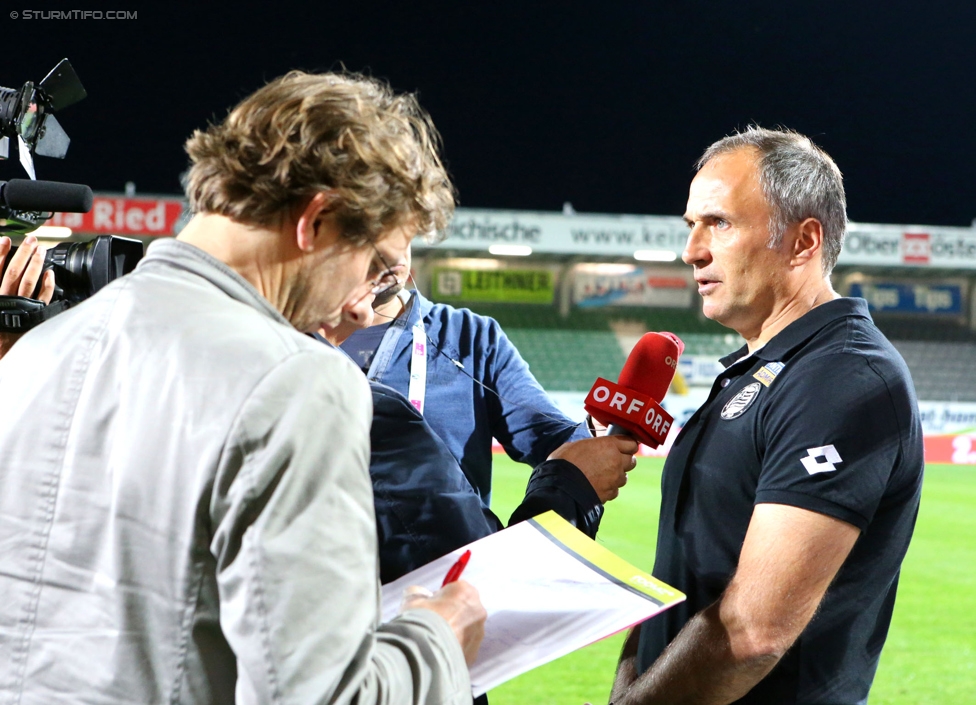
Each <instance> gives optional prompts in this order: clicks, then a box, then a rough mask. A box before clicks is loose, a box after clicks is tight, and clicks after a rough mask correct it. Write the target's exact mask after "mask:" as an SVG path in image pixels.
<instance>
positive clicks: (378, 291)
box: [367, 240, 401, 297]
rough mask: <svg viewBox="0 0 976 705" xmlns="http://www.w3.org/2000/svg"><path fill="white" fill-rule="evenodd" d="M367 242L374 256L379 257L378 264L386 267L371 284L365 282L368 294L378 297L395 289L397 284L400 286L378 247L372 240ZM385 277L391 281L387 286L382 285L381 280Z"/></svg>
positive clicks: (393, 271) (393, 270) (392, 269)
mask: <svg viewBox="0 0 976 705" xmlns="http://www.w3.org/2000/svg"><path fill="white" fill-rule="evenodd" d="M367 242H369V246H370V247H372V248H373V252H375V253H376V256H377V257H379V260H380V263H381V264H382V265H383V266H384V267H386V269H384V270H383V271H382V272H380V273H379V274H378V275H377V277H376V279H374V280H373V281H372V282H367V283H369V285H370V293H371V294H372V295H373V296H374V297H378V296H381V295H383V294H385V293H386V292H388V291H389V290H390V289H392V288H393V287H395V286H396V285H397V284H400V283H401V282H400V280H399V279H398V278H397V275H396V271H395V268H394V267H391V266H390V264H389V263H388V262H387V261H386V258H385V257H384V256H383V253H382V252H380V250H379V248H378V247H376V244H375V243H374V242H373V241H372V240H368V241H367ZM387 277H392V278H393V281H392V282H390V283H389V284H384V283H383V280H384V279H386V278H387Z"/></svg>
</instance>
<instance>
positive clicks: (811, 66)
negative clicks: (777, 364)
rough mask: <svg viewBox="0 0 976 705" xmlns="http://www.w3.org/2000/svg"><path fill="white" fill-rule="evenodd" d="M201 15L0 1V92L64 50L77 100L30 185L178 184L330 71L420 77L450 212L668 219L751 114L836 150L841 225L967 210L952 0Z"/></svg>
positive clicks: (971, 44)
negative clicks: (257, 106)
mask: <svg viewBox="0 0 976 705" xmlns="http://www.w3.org/2000/svg"><path fill="white" fill-rule="evenodd" d="M22 4H23V3H22ZM52 5H55V4H54V3H47V4H44V5H37V6H32V5H30V4H23V8H22V9H20V10H19V12H20V13H21V14H22V13H23V10H24V9H35V10H43V9H46V8H49V7H51V6H52ZM208 5H209V4H207V3H203V2H200V3H196V4H190V5H188V6H187V7H186V8H183V9H181V7H180V6H179V5H178V4H176V3H166V4H165V6H164V4H163V3H156V6H157V7H156V8H155V9H149V8H146V7H137V6H135V5H126V0H114V2H112V3H110V4H104V5H101V4H99V3H98V2H94V3H87V4H84V7H85V8H87V9H101V10H103V11H104V10H108V9H115V10H119V9H121V10H125V9H129V10H137V11H138V19H136V20H129V21H109V20H101V21H99V20H24V19H22V18H21V19H17V20H14V19H11V18H10V17H9V16H8V15H9V12H10V11H9V10H4V11H3V12H2V13H0V23H2V29H3V36H4V51H3V61H2V64H0V85H4V86H7V87H19V86H20V85H21V84H22V83H23V82H24V81H26V80H29V79H30V80H34V81H38V80H40V79H41V78H42V77H43V76H44V75H45V74H46V73H47V71H48V70H49V69H50V68H51V67H53V66H54V64H55V63H57V61H58V60H59V59H61V58H62V57H65V56H66V57H68V58H69V59H70V60H71V61H72V63H73V64H74V66H75V69H76V70H77V72H78V74H79V76H80V77H81V79H82V81H83V83H84V84H85V87H86V88H87V90H88V93H89V97H88V98H87V99H86V100H84V101H83V102H81V103H78V104H77V105H75V106H73V107H70V108H67V109H66V110H64V111H63V112H61V113H59V115H58V117H59V119H60V121H61V124H62V125H63V126H64V128H65V130H66V131H67V132H68V134H69V135H70V136H71V138H72V146H71V150H70V152H69V154H68V158H67V159H66V160H65V161H63V162H58V161H55V160H51V159H43V158H38V159H37V162H36V163H37V170H38V177H39V178H42V179H52V180H63V181H75V182H82V183H87V184H89V185H90V186H92V187H93V188H94V189H96V190H101V191H116V192H120V191H122V189H123V185H124V183H125V182H126V181H134V182H135V183H136V184H137V186H138V189H139V191H140V192H144V193H164V194H175V193H178V192H179V190H180V189H179V182H178V175H179V173H180V172H181V171H182V170H183V169H184V168H185V166H186V158H185V155H184V153H183V151H182V144H183V141H184V140H185V138H186V137H187V136H188V135H189V134H190V132H191V131H192V130H193V129H194V128H196V127H200V126H203V125H205V124H206V122H207V121H208V120H213V119H219V118H221V117H223V116H224V115H225V114H226V111H227V109H228V108H229V107H230V106H232V105H233V104H234V103H235V102H236V101H238V100H239V99H241V98H242V97H244V96H245V95H247V94H248V93H250V92H251V91H252V90H254V89H255V88H257V87H258V86H260V85H261V84H262V83H263V82H265V81H266V80H268V79H271V78H274V77H275V76H278V75H280V74H281V73H284V72H285V71H287V70H288V69H291V68H304V69H307V70H322V69H329V68H336V67H338V66H340V65H345V66H346V67H347V68H349V69H352V70H360V71H366V72H369V73H371V74H373V75H375V76H379V77H384V78H386V79H388V80H389V81H390V82H391V83H392V84H393V86H394V87H395V88H396V89H398V90H410V91H419V93H420V98H421V102H422V103H423V104H424V106H425V107H426V108H427V109H428V110H429V111H430V112H431V113H432V115H433V117H434V121H435V123H436V124H437V125H438V127H439V128H440V130H441V132H442V134H443V137H444V143H445V156H446V159H447V162H448V166H449V169H450V171H451V173H452V174H453V176H454V178H455V181H456V183H457V186H458V188H459V191H460V200H461V205H463V206H469V207H479V208H518V209H533V210H549V211H557V210H560V209H561V207H562V204H563V202H564V201H571V202H572V204H573V205H574V207H575V208H576V210H577V211H580V212H594V213H639V214H680V213H681V212H682V211H683V210H684V202H685V198H686V195H687V185H688V182H689V180H690V178H691V175H692V163H693V162H694V160H695V159H696V157H697V156H698V154H699V153H700V151H701V150H702V149H703V148H704V147H705V146H706V145H707V144H709V143H710V142H712V141H713V140H715V139H718V138H719V137H722V136H723V135H724V134H727V133H728V132H730V131H731V130H733V129H734V128H736V127H742V126H745V125H747V124H748V123H749V122H752V121H755V122H758V123H760V124H762V125H764V126H775V125H785V126H788V127H792V128H795V129H797V130H800V131H801V132H805V133H807V134H809V135H810V136H811V137H813V138H814V140H815V141H817V142H818V143H819V144H820V145H821V146H823V147H824V148H825V149H826V150H827V151H828V152H830V153H831V154H832V155H833V156H834V158H835V159H836V160H837V162H838V164H839V166H840V168H841V170H842V171H843V172H844V174H845V177H846V183H847V193H848V204H849V215H850V217H851V219H853V220H860V221H869V222H893V223H919V224H942V225H966V226H968V225H969V224H970V223H971V222H972V220H973V218H976V4H973V3H959V2H953V3H940V2H928V3H919V2H917V1H915V2H901V1H899V2H892V1H886V2H881V1H880V0H874V1H866V0H860V1H858V0H848V1H846V2H796V3H784V2H779V3H771V2H748V1H740V2H735V3H732V2H718V1H715V2H704V1H702V0H684V1H682V2H669V3H643V2H627V3H611V2H601V3H588V4H586V5H583V4H581V3H575V4H574V3H566V2H562V3H548V4H545V5H543V4H540V3H532V2H520V3H507V2H490V3H488V2H482V3H477V4H475V3H457V2H456V3H451V4H446V3H445V4H422V3H421V4H418V3H407V2H400V3H397V4H395V5H394V4H390V5H389V6H388V7H387V6H385V4H381V3H368V2H362V1H360V2H343V3H333V2H321V3H305V4H294V5H292V4H289V3H284V2H277V3H266V4H264V5H263V6H262V7H261V8H260V9H254V10H248V9H247V4H246V3H236V4H234V5H231V4H226V5H222V6H221V8H220V9H216V8H211V7H209V6H208ZM75 6H81V4H78V3H75ZM20 177H23V172H22V171H21V169H20V166H19V164H17V163H16V162H8V163H0V178H2V179H9V178H20Z"/></svg>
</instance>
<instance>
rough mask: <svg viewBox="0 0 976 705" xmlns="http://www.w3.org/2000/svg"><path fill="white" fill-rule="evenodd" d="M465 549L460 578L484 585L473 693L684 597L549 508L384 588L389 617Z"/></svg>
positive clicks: (432, 585) (437, 580)
mask: <svg viewBox="0 0 976 705" xmlns="http://www.w3.org/2000/svg"><path fill="white" fill-rule="evenodd" d="M466 549H470V550H471V559H470V561H469V562H468V566H467V568H466V569H465V571H464V574H463V575H462V576H461V579H462V580H466V581H468V582H470V583H471V584H472V585H474V586H475V587H476V588H477V589H478V592H479V593H480V595H481V601H482V603H483V604H484V606H485V609H486V610H487V612H488V621H487V623H486V625H485V639H484V641H483V642H482V645H481V651H480V652H479V654H478V660H477V661H476V662H475V664H474V665H473V666H472V667H471V684H472V690H473V694H474V695H475V696H476V697H477V696H478V695H481V694H482V693H484V692H486V691H488V690H490V689H491V688H494V687H496V686H498V685H501V684H502V683H504V682H505V681H507V680H510V679H511V678H514V677H515V676H518V675H521V674H522V673H525V672H526V671H530V670H531V669H533V668H536V667H537V666H541V665H542V664H545V663H548V662H549V661H552V660H553V659H556V658H559V657H560V656H564V655H565V654H568V653H570V652H571V651H575V650H576V649H579V648H581V647H583V646H586V645H587V644H590V643H592V642H594V641H598V640H599V639H602V638H604V637H606V636H610V635H611V634H615V633H616V632H619V631H621V630H622V629H626V628H627V627H630V626H631V625H633V624H636V623H638V622H642V621H644V620H645V619H647V618H648V617H651V616H653V615H655V614H657V613H659V612H662V611H663V610H665V609H667V608H668V607H671V606H672V605H675V604H677V603H679V602H681V601H683V600H684V599H685V596H684V595H683V594H682V593H680V592H678V591H677V590H675V589H673V588H671V587H669V586H667V585H665V584H664V583H662V582H660V581H659V580H656V579H655V578H653V577H652V576H650V575H649V574H648V573H645V572H644V571H642V570H639V569H638V568H635V567H634V566H632V565H630V564H628V563H626V562H625V561H624V560H623V559H621V558H619V557H618V556H616V555H614V554H613V553H611V552H610V551H608V550H607V549H605V548H604V547H602V546H600V545H598V544H597V543H595V542H594V541H592V540H591V539H589V538H588V537H587V536H585V535H584V534H583V533H581V532H580V531H578V530H577V529H576V528H574V527H573V526H571V525H570V524H569V523H568V522H566V521H565V520H563V519H562V518H561V517H559V516H558V515H557V514H555V513H554V512H547V513H546V514H543V515H541V516H539V517H536V518H535V519H533V520H530V521H527V522H523V523H521V524H517V525H515V526H513V527H511V528H509V529H505V530H504V531H500V532H498V533H497V534H493V535H492V536H488V537H485V538H483V539H481V540H479V541H475V542H474V543H472V544H469V545H468V546H465V547H463V548H459V549H458V550H457V551H455V552H453V553H451V554H449V555H447V556H444V557H442V558H439V559H437V560H436V561H433V562H431V563H428V564H427V565H425V566H423V567H422V568H418V569H417V570H415V571H413V572H412V573H409V574H408V575H405V576H403V577H402V578H400V579H399V580H397V581H395V582H393V583H390V584H389V585H385V586H383V619H384V620H390V619H393V617H395V616H396V615H397V612H398V610H399V607H400V602H401V600H402V597H403V590H404V588H406V587H407V586H409V585H422V586H424V587H426V588H428V589H429V590H431V591H436V590H438V589H439V588H440V586H441V581H442V580H443V579H444V576H445V575H446V574H447V571H448V570H449V569H450V567H451V566H452V565H453V564H454V562H455V561H456V560H457V559H458V557H459V556H460V555H461V554H462V553H464V551H465V550H466Z"/></svg>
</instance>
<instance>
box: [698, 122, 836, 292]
mask: <svg viewBox="0 0 976 705" xmlns="http://www.w3.org/2000/svg"><path fill="white" fill-rule="evenodd" d="M745 148H752V149H756V150H758V151H759V185H760V186H761V187H762V190H763V194H764V195H765V196H766V201H767V203H769V206H770V210H771V211H772V214H771V216H770V221H769V242H768V246H769V247H778V246H779V245H780V243H782V242H783V235H784V234H785V233H786V228H787V227H788V226H790V225H791V224H793V223H799V222H800V221H802V220H804V219H806V218H816V219H817V220H819V221H820V224H821V226H823V271H824V274H825V275H827V274H830V272H831V270H832V269H833V268H834V265H835V264H837V258H838V257H839V256H840V251H841V248H842V247H843V246H844V235H845V234H846V232H847V198H846V197H845V195H844V179H843V176H842V175H841V173H840V169H838V168H837V165H836V164H835V163H834V160H833V159H831V158H830V155H829V154H827V153H826V152H824V151H823V150H822V149H820V148H819V147H818V146H817V145H815V144H814V143H813V141H812V140H810V138H809V137H805V136H804V135H801V134H800V133H799V132H794V131H793V130H784V129H781V130H767V129H765V128H762V127H759V126H757V125H750V126H749V127H747V128H746V129H745V130H744V131H741V132H736V133H735V134H732V135H729V136H728V137H723V138H722V139H720V140H719V141H718V142H715V143H714V144H713V145H711V146H710V147H709V148H708V149H706V150H705V152H704V153H703V154H702V156H701V158H700V159H699V160H698V163H697V165H696V166H697V168H698V169H699V170H700V169H701V168H702V167H703V166H705V164H706V163H707V162H708V161H710V160H711V159H712V158H714V157H717V156H719V155H722V154H728V153H729V152H734V151H736V150H739V149H745Z"/></svg>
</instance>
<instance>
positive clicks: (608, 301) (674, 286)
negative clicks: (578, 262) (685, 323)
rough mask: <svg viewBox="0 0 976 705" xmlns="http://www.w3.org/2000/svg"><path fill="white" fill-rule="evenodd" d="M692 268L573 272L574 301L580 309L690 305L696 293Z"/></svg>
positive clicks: (685, 306) (677, 306)
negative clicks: (620, 271) (608, 272)
mask: <svg viewBox="0 0 976 705" xmlns="http://www.w3.org/2000/svg"><path fill="white" fill-rule="evenodd" d="M693 281H694V280H693V279H692V278H691V269H690V268H684V269H674V268H671V269H660V268H658V269H646V268H635V269H634V271H632V272H624V273H617V274H600V273H596V272H586V271H579V270H578V269H577V271H575V272H573V301H574V302H575V303H576V305H577V306H580V307H583V308H596V307H601V306H657V307H664V308H689V307H690V306H691V305H692V298H693V295H694V293H695V290H694V287H693V286H692V283H693Z"/></svg>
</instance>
